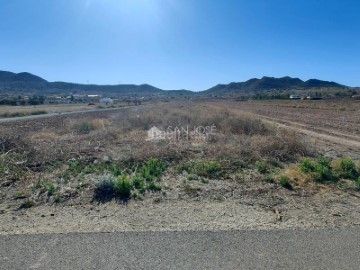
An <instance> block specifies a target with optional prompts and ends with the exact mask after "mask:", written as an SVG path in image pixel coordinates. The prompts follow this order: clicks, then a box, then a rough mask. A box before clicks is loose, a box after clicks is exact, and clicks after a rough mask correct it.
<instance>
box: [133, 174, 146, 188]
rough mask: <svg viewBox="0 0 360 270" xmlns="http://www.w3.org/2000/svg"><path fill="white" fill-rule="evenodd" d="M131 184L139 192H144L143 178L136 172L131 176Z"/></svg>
mask: <svg viewBox="0 0 360 270" xmlns="http://www.w3.org/2000/svg"><path fill="white" fill-rule="evenodd" d="M133 185H134V188H136V189H137V190H139V191H140V192H141V193H144V192H145V183H144V179H143V178H142V177H141V175H138V174H136V175H135V176H134V177H133Z"/></svg>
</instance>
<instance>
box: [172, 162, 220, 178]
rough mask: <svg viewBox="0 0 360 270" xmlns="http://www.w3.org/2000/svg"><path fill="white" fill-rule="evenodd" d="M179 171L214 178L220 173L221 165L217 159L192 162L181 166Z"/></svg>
mask: <svg viewBox="0 0 360 270" xmlns="http://www.w3.org/2000/svg"><path fill="white" fill-rule="evenodd" d="M179 171H187V172H188V173H190V174H195V175H198V176H203V177H208V178H213V177H215V176H217V175H218V173H219V171H220V165H219V163H217V162H216V161H204V162H191V163H187V164H184V165H183V166H181V167H179Z"/></svg>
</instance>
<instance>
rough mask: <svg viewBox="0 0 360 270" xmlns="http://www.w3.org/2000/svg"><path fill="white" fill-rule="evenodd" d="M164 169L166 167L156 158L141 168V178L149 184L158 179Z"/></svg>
mask: <svg viewBox="0 0 360 270" xmlns="http://www.w3.org/2000/svg"><path fill="white" fill-rule="evenodd" d="M165 169H166V166H165V164H164V162H162V161H161V160H159V159H157V158H153V159H150V160H149V161H148V162H146V163H145V164H144V165H143V166H142V167H141V176H142V177H144V178H145V179H146V180H147V181H150V182H151V181H153V180H154V179H157V178H160V176H161V175H162V174H163V172H164V171H165Z"/></svg>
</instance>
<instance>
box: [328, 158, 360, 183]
mask: <svg viewBox="0 0 360 270" xmlns="http://www.w3.org/2000/svg"><path fill="white" fill-rule="evenodd" d="M334 170H335V171H336V173H337V174H338V175H339V177H342V178H347V179H356V177H357V176H358V172H357V171H356V165H355V163H354V161H353V160H352V159H351V158H342V159H340V160H339V161H338V162H337V164H336V165H335V166H334Z"/></svg>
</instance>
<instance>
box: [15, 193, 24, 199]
mask: <svg viewBox="0 0 360 270" xmlns="http://www.w3.org/2000/svg"><path fill="white" fill-rule="evenodd" d="M25 198H26V196H25V194H24V192H23V191H18V192H16V194H15V200H19V199H25Z"/></svg>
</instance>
